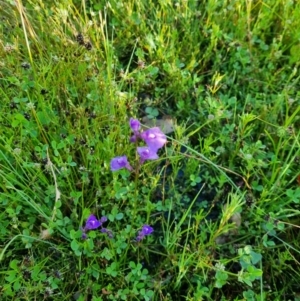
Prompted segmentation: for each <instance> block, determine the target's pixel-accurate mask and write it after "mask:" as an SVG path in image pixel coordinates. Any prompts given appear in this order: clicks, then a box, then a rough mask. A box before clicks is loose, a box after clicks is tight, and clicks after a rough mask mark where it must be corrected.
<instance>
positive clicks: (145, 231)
mask: <svg viewBox="0 0 300 301" xmlns="http://www.w3.org/2000/svg"><path fill="white" fill-rule="evenodd" d="M153 231H154V230H153V228H152V227H151V226H149V225H143V227H142V230H141V231H139V234H138V236H137V237H136V241H141V240H142V239H143V238H144V237H145V236H147V235H150V234H152V233H153Z"/></svg>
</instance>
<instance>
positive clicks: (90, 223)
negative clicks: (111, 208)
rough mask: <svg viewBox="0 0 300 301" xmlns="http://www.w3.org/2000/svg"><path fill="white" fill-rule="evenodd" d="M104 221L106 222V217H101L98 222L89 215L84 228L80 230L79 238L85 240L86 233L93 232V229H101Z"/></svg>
mask: <svg viewBox="0 0 300 301" xmlns="http://www.w3.org/2000/svg"><path fill="white" fill-rule="evenodd" d="M106 221H107V217H106V216H102V217H101V218H100V220H98V219H97V218H96V216H95V215H93V214H91V215H90V216H89V217H88V219H87V220H86V223H85V227H84V228H83V229H82V228H81V230H82V236H81V237H82V239H86V238H87V234H86V232H87V231H89V230H95V229H98V228H99V227H101V228H102V224H103V223H105V222H106ZM102 229H103V228H102Z"/></svg>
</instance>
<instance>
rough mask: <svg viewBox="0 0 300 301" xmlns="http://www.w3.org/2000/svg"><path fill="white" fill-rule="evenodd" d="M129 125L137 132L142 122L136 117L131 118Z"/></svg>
mask: <svg viewBox="0 0 300 301" xmlns="http://www.w3.org/2000/svg"><path fill="white" fill-rule="evenodd" d="M129 125H130V128H131V130H132V131H133V132H134V133H137V132H138V131H139V130H140V128H141V123H140V122H139V121H138V120H137V119H134V118H130V121H129Z"/></svg>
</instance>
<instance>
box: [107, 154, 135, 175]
mask: <svg viewBox="0 0 300 301" xmlns="http://www.w3.org/2000/svg"><path fill="white" fill-rule="evenodd" d="M124 167H125V168H127V169H128V170H130V171H131V170H132V167H131V166H130V164H129V162H128V160H127V157H126V156H120V157H115V158H113V159H112V160H111V161H110V169H111V171H116V170H119V169H121V168H124Z"/></svg>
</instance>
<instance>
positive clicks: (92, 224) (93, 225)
mask: <svg viewBox="0 0 300 301" xmlns="http://www.w3.org/2000/svg"><path fill="white" fill-rule="evenodd" d="M106 221H107V217H106V216H102V217H101V218H100V220H98V219H97V218H96V216H95V215H93V214H91V215H90V216H89V217H88V219H87V220H86V222H85V226H84V228H83V229H82V238H83V239H86V238H87V234H86V233H87V231H90V230H96V229H98V228H100V227H101V229H100V231H101V232H102V233H106V234H107V235H108V237H109V238H113V233H112V231H111V230H109V229H107V228H104V227H103V226H102V224H104V223H105V222H106ZM152 232H153V228H152V227H151V226H149V225H143V227H142V230H141V231H139V233H138V236H137V237H136V241H138V242H139V241H141V240H142V239H143V238H144V237H145V236H147V235H150V234H151V233H152Z"/></svg>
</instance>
